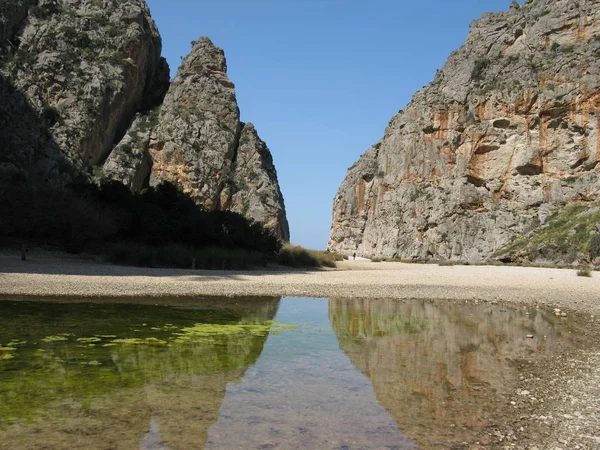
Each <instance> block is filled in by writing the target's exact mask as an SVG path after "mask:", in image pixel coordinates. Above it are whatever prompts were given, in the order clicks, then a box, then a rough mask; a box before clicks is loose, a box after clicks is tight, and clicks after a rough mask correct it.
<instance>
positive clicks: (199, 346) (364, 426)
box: [0, 298, 575, 450]
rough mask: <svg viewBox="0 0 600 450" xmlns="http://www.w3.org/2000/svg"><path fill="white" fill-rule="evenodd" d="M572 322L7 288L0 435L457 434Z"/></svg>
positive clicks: (482, 308)
mask: <svg viewBox="0 0 600 450" xmlns="http://www.w3.org/2000/svg"><path fill="white" fill-rule="evenodd" d="M156 302H158V303H156ZM574 333H575V329H574V328H573V326H572V325H571V324H570V323H569V321H568V320H566V319H564V318H559V317H555V316H554V315H553V314H548V313H545V312H542V311H538V310H535V309H533V310H529V311H527V310H524V309H511V308H506V307H499V306H491V305H475V304H462V303H460V302H459V303H451V302H433V301H404V302H402V301H397V300H340V299H329V300H327V299H306V298H283V299H278V298H244V299H231V298H223V299H219V298H211V299H196V300H164V301H157V300H149V301H146V302H139V301H138V303H137V304H127V303H77V302H71V303H55V302H30V301H27V302H21V301H20V302H16V301H15V302H12V301H4V302H0V449H11V450H14V449H28V450H29V449H42V448H44V449H45V448H52V449H143V450H153V449H171V450H174V449H202V448H206V449H237V448H239V449H249V448H256V449H293V448H307V449H308V448H311V449H313V448H314V449H317V448H318V449H372V448H373V449H411V448H436V447H437V448H451V447H452V446H453V445H460V444H461V443H462V442H464V441H469V440H472V439H474V438H475V437H476V436H477V434H478V433H479V432H480V431H481V430H482V428H483V427H484V426H485V425H486V424H487V423H488V421H489V420H490V418H493V417H494V414H496V413H497V411H498V410H499V409H501V408H503V407H504V406H505V405H506V404H507V403H508V401H509V397H508V396H509V393H510V392H509V387H510V385H511V383H512V382H513V381H514V380H515V379H516V377H518V372H517V368H516V367H517V365H518V364H519V363H520V362H522V361H527V360H531V359H535V358H537V357H539V356H540V355H542V356H543V355H547V354H548V353H550V352H553V351H556V349H557V348H559V347H564V346H565V345H569V344H568V343H569V341H570V340H571V339H572V337H573V335H574Z"/></svg>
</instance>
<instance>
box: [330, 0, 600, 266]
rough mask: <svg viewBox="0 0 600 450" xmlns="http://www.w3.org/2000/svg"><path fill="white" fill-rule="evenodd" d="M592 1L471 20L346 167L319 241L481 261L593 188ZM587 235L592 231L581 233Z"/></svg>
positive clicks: (595, 33)
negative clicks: (440, 62) (460, 39)
mask: <svg viewBox="0 0 600 450" xmlns="http://www.w3.org/2000/svg"><path fill="white" fill-rule="evenodd" d="M599 6H600V2H599V1H597V0H578V1H573V0H536V1H532V0H529V1H527V2H526V3H525V4H524V5H519V4H518V3H516V2H514V1H513V3H512V4H511V7H510V10H509V11H507V12H503V13H493V14H492V13H489V14H485V15H484V16H483V17H481V19H479V20H477V21H475V22H473V23H472V24H471V31H470V33H469V35H468V38H467V42H466V43H465V44H464V45H463V46H462V47H461V48H459V49H458V50H456V51H454V52H453V53H452V54H451V55H450V57H449V59H448V61H447V62H446V64H445V66H444V67H443V68H442V69H441V70H440V71H438V73H437V74H436V76H435V79H434V81H433V82H432V83H430V84H429V85H428V86H426V87H425V88H424V89H423V90H421V91H419V92H418V93H416V94H415V96H414V97H413V99H412V100H411V102H410V103H409V104H408V105H407V106H406V108H405V109H403V110H401V111H399V112H398V114H396V115H395V116H394V117H393V118H392V119H391V121H390V123H389V125H388V127H387V128H386V131H385V134H384V136H383V138H382V139H381V140H380V141H379V142H378V143H377V144H375V145H374V146H373V147H371V148H370V149H369V150H367V151H366V152H365V153H364V154H363V155H362V156H361V157H360V159H359V160H358V161H357V162H356V163H355V164H354V165H353V166H352V167H351V168H350V169H349V170H348V173H347V175H346V178H345V180H344V181H343V183H342V185H341V186H340V188H339V191H338V193H337V195H336V197H335V200H334V206H333V222H332V227H331V235H330V239H329V244H328V248H329V249H330V250H333V251H337V252H340V253H345V254H352V253H354V252H356V253H357V254H359V255H363V256H368V257H375V256H376V257H383V258H391V257H396V258H413V259H417V258H418V259H451V260H463V261H479V260H484V259H489V258H491V257H492V256H493V255H495V254H499V253H501V252H502V249H503V248H504V247H505V246H507V245H508V244H510V243H511V242H512V241H513V240H514V239H515V238H517V237H520V236H527V235H528V234H530V233H533V232H534V231H535V230H536V229H539V228H540V227H544V225H545V224H546V222H547V221H548V220H549V218H550V217H552V214H553V213H554V212H556V211H557V210H559V209H560V208H562V207H564V206H565V205H569V204H572V203H577V202H583V203H590V204H592V203H594V202H596V201H597V199H598V194H599V192H600V182H599V172H600V169H599V167H598V161H599V158H600V135H599V128H600V90H599V81H600V78H599V75H600V66H599V63H598V56H600V24H599V19H600V8H599ZM592 233H593V231H592Z"/></svg>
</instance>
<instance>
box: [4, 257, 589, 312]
mask: <svg viewBox="0 0 600 450" xmlns="http://www.w3.org/2000/svg"><path fill="white" fill-rule="evenodd" d="M599 279H600V272H593V273H592V277H590V278H588V277H579V276H577V275H576V272H575V270H565V269H545V268H531V267H505V266H438V265H435V264H403V263H372V262H368V261H344V262H341V263H339V264H338V269H337V270H285V269H279V270H277V269H275V270H267V271H261V270H257V271H245V272H237V271H203V270H174V269H150V268H137V267H123V266H115V265H109V264H101V263H96V262H93V261H89V260H82V259H75V258H70V259H69V258H57V257H55V256H48V255H44V254H40V255H36V254H33V255H30V256H29V257H28V260H27V261H24V262H23V261H20V260H19V258H18V257H17V256H16V255H7V254H2V255H0V295H1V296H3V297H11V296H12V297H14V296H19V297H40V296H49V297H86V298H90V297H95V298H101V297H165V296H173V297H193V296H203V295H205V296H249V295H250V296H260V295H265V296H299V297H339V298H342V297H343V298H348V297H350V298H373V297H378V298H397V299H415V298H421V299H423V298H424V299H450V300H452V299H456V300H481V301H503V302H515V303H520V304H526V305H540V306H542V305H546V306H552V307H557V308H561V309H567V310H574V311H579V312H584V313H588V314H594V315H600V284H599V283H598V280H599Z"/></svg>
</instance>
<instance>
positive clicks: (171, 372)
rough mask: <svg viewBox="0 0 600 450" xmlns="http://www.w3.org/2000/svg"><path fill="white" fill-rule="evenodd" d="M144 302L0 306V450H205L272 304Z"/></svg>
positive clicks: (265, 328)
mask: <svg viewBox="0 0 600 450" xmlns="http://www.w3.org/2000/svg"><path fill="white" fill-rule="evenodd" d="M152 303H153V302H152ZM152 303H151V304H149V305H106V304H98V305H95V306H92V305H89V304H66V305H60V304H58V305H57V304H51V303H49V304H38V303H29V302H27V303H17V304H11V303H7V302H4V303H2V304H1V305H0V309H1V310H2V312H3V314H1V315H0V317H1V319H0V323H1V324H2V327H1V328H2V331H1V332H0V344H2V345H0V367H1V368H2V371H0V372H1V373H0V381H1V382H2V385H3V386H8V387H9V388H10V392H9V393H7V392H6V391H4V392H3V393H0V399H2V404H1V405H0V416H1V417H2V423H0V437H1V439H0V449H15V448H27V449H41V448H49V447H50V448H53V449H82V450H83V449H90V448H94V449H101V448H123V449H125V448H163V447H156V444H157V443H160V444H161V445H163V446H165V447H166V448H169V449H172V450H176V449H190V448H198V449H201V448H204V445H205V443H206V439H207V432H208V428H209V427H210V426H211V425H212V424H213V423H215V422H216V420H217V416H218V412H219V409H220V408H221V403H222V401H223V397H224V395H225V392H226V389H227V384H228V383H230V382H238V381H239V380H241V379H242V377H243V376H244V374H245V372H246V370H247V369H248V367H250V366H252V365H253V364H254V363H255V362H256V360H257V359H258V357H259V356H260V354H261V353H262V349H263V346H264V343H265V341H266V339H267V336H268V333H269V329H270V327H271V322H269V321H270V320H272V319H273V317H274V316H275V314H276V312H277V308H278V305H279V299H276V298H273V299H244V300H243V301H240V299H236V300H235V301H233V300H231V299H220V300H219V302H218V304H217V303H216V302H215V301H214V299H211V300H206V301H205V300H202V299H199V300H191V301H186V302H185V305H183V304H182V306H181V308H182V309H180V310H178V309H177V308H166V307H164V306H162V307H159V306H154V305H153V304H152ZM242 304H243V306H242ZM16 309H18V311H19V314H14V310H16ZM195 323H200V324H207V325H206V326H208V327H209V328H210V333H211V335H210V336H201V335H200V334H198V333H201V332H202V331H203V329H202V328H200V329H199V330H196V329H195V328H194V327H195ZM74 324H76V325H74ZM230 324H243V325H244V326H247V327H248V331H247V332H239V331H236V332H231V331H230V330H229V328H228V325H230ZM201 326H202V325H201ZM136 330H137V331H136ZM65 331H67V332H66V333H65ZM194 333H196V334H194ZM7 344H8V345H7ZM11 346H12V347H11ZM6 348H14V349H13V350H10V351H7V350H6ZM6 354H9V355H12V356H13V357H12V358H11V359H3V357H5V355H6ZM153 445H154V446H153Z"/></svg>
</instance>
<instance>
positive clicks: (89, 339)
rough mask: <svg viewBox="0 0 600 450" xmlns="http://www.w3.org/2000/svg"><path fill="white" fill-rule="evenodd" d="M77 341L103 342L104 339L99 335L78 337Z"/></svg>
mask: <svg viewBox="0 0 600 450" xmlns="http://www.w3.org/2000/svg"><path fill="white" fill-rule="evenodd" d="M77 342H83V343H92V342H102V339H101V338H98V337H89V338H77Z"/></svg>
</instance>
